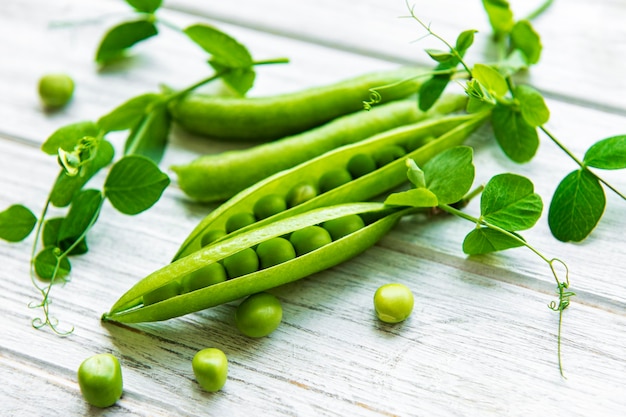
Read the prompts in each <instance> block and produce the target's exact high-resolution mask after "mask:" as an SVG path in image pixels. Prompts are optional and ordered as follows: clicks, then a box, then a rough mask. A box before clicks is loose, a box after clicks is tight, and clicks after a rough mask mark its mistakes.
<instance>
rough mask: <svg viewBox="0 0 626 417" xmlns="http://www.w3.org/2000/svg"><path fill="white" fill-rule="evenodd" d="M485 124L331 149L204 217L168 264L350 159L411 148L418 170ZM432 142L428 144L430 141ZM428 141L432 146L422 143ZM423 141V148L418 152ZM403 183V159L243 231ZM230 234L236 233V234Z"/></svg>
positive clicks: (402, 130)
mask: <svg viewBox="0 0 626 417" xmlns="http://www.w3.org/2000/svg"><path fill="white" fill-rule="evenodd" d="M485 120H486V114H473V115H454V116H446V117H442V118H439V119H435V120H430V119H429V120H426V121H422V122H418V123H415V124H411V125H407V126H402V127H399V128H396V129H392V130H389V131H386V132H383V133H380V134H378V135H374V136H372V137H371V138H369V139H367V140H365V141H362V142H359V143H355V144H352V145H347V146H344V147H340V148H337V149H335V150H333V151H331V152H327V153H325V154H323V155H320V156H319V157H317V158H314V159H312V160H310V161H308V162H305V163H302V164H300V165H297V166H295V167H293V168H291V169H289V170H285V171H281V172H279V173H277V174H274V175H272V176H270V177H268V178H266V179H265V180H262V181H260V182H259V183H257V184H255V185H254V186H252V187H249V188H247V189H245V190H243V191H241V192H240V193H238V194H237V195H236V196H234V197H232V198H231V199H230V200H228V201H227V202H225V203H223V204H222V205H220V206H219V207H218V208H216V209H215V210H213V211H212V212H211V213H209V214H208V215H207V216H206V217H205V218H204V219H203V220H202V221H201V222H200V223H199V224H198V225H197V226H196V228H195V229H194V230H193V231H192V232H191V233H190V235H189V236H188V237H187V239H186V240H185V241H184V242H183V244H182V245H181V247H180V249H179V250H178V253H177V254H176V256H175V257H174V259H178V258H180V257H183V256H186V255H188V254H190V253H192V252H194V251H196V250H198V249H200V248H201V247H202V246H203V242H202V238H203V236H205V235H206V234H207V233H210V232H211V231H220V230H224V229H225V225H226V222H227V221H228V220H229V219H230V218H231V217H232V216H233V215H237V214H238V213H253V211H254V206H255V204H256V202H257V201H259V200H261V199H262V198H263V197H265V196H267V195H272V194H278V195H282V196H286V193H288V191H289V190H290V189H293V188H294V187H296V186H297V185H298V184H299V183H300V182H302V181H303V179H318V178H320V177H321V176H322V175H324V174H325V173H327V172H328V171H329V170H333V169H336V168H337V167H341V166H345V165H346V163H347V161H348V160H350V159H351V158H352V157H354V156H355V155H361V154H372V153H375V152H376V151H379V150H381V149H385V148H386V147H389V146H390V145H397V144H399V143H407V144H412V146H413V149H414V150H413V151H411V152H409V153H408V154H407V155H406V157H407V158H408V157H410V158H412V159H414V160H415V161H416V162H417V163H418V164H423V163H424V162H426V161H427V160H428V159H430V158H432V157H433V156H435V155H437V154H438V153H440V152H441V151H443V150H445V149H448V148H450V147H453V146H457V145H459V144H461V143H463V142H464V141H465V139H466V138H467V137H468V136H469V134H470V133H471V132H473V131H474V130H475V129H476V128H478V126H480V125H481V124H482V123H483V122H484V121H485ZM433 136H434V137H435V138H434V139H432V137H433ZM429 139H432V140H430V141H428V140H429ZM427 141H428V143H426V144H424V145H423V146H419V145H421V144H423V143H425V142H427ZM404 182H406V166H405V162H404V158H401V159H398V160H395V161H393V162H391V163H388V164H387V165H384V166H382V167H381V168H378V169H376V170H375V171H373V172H370V173H368V174H366V175H363V176H360V177H358V178H356V179H353V180H352V181H350V182H348V183H345V184H343V185H341V186H338V187H337V188H334V189H332V190H330V191H327V192H325V193H322V194H319V195H317V196H315V197H313V198H311V199H309V200H307V201H305V202H303V203H301V204H298V205H295V206H293V207H291V208H288V209H287V210H284V211H281V212H278V213H276V214H274V215H272V216H270V217H267V218H264V219H262V220H260V221H257V222H256V223H254V225H253V226H248V227H255V226H258V225H259V224H263V223H268V222H272V221H275V220H277V219H280V218H284V217H288V216H291V215H293V214H295V213H302V212H305V211H308V210H311V209H314V208H318V207H323V206H329V205H335V204H340V203H347V202H357V201H367V200H370V199H372V198H374V197H376V196H378V195H380V194H382V193H384V192H386V191H389V190H391V189H392V188H394V187H397V186H399V185H401V184H403V183H404ZM242 230H245V228H244V229H242ZM235 233H239V231H236V232H235ZM222 235H223V233H222ZM204 243H206V242H204Z"/></svg>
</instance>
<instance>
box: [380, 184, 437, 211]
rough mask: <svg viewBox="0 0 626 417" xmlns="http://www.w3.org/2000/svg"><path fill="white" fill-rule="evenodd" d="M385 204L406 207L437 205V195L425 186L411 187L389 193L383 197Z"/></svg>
mask: <svg viewBox="0 0 626 417" xmlns="http://www.w3.org/2000/svg"><path fill="white" fill-rule="evenodd" d="M385 204H387V205H390V206H407V207H437V206H438V205H439V201H438V200H437V196H436V195H435V194H433V192H432V191H430V190H428V189H427V188H412V189H410V190H407V191H401V192H398V193H393V194H390V195H389V196H388V197H387V198H386V199H385Z"/></svg>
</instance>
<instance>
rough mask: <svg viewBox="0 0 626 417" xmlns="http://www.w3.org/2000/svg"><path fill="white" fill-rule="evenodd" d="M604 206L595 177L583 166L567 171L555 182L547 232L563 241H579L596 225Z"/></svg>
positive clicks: (604, 198) (603, 199)
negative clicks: (567, 172)
mask: <svg viewBox="0 0 626 417" xmlns="http://www.w3.org/2000/svg"><path fill="white" fill-rule="evenodd" d="M605 207H606V196H605V194H604V189H603V188H602V185H601V184H600V181H598V178H597V177H596V176H595V175H593V174H592V173H591V172H589V171H588V170H586V169H579V170H576V171H573V172H571V173H569V174H568V175H567V176H566V177H565V178H564V179H563V180H562V181H561V182H560V183H559V185H558V187H557V188H556V191H555V192H554V196H553V197H552V202H551V203H550V209H549V211H548V225H549V226H550V231H551V232H552V234H553V235H554V237H556V238H557V239H558V240H560V241H563V242H569V241H574V242H580V241H581V240H583V239H585V238H586V237H587V236H588V235H589V234H590V233H591V231H592V230H593V229H594V228H595V227H596V225H597V224H598V222H599V221H600V218H601V217H602V214H603V213H604V209H605Z"/></svg>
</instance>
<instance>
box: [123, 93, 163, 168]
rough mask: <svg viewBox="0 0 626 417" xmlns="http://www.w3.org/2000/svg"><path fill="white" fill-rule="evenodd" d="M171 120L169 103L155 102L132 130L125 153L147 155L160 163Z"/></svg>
mask: <svg viewBox="0 0 626 417" xmlns="http://www.w3.org/2000/svg"><path fill="white" fill-rule="evenodd" d="M171 121H172V119H171V116H170V113H169V111H168V110H167V104H166V103H165V102H159V103H158V104H155V105H154V106H153V107H152V108H151V109H150V111H149V113H146V114H145V115H144V116H143V118H142V119H140V121H139V123H137V125H136V126H135V127H134V128H133V129H132V130H131V132H130V134H129V135H128V138H127V139H126V143H125V148H124V153H125V154H126V155H141V156H145V157H146V158H149V159H151V160H152V161H153V162H154V163H156V164H159V162H161V158H163V154H164V153H165V148H166V146H167V140H168V137H169V133H170V127H171Z"/></svg>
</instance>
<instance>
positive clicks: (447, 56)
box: [426, 49, 454, 62]
mask: <svg viewBox="0 0 626 417" xmlns="http://www.w3.org/2000/svg"><path fill="white" fill-rule="evenodd" d="M426 53H427V54H428V55H429V56H430V57H431V58H432V59H434V60H435V61H437V62H448V61H450V60H451V59H454V54H452V53H451V52H449V51H440V50H438V49H426Z"/></svg>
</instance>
